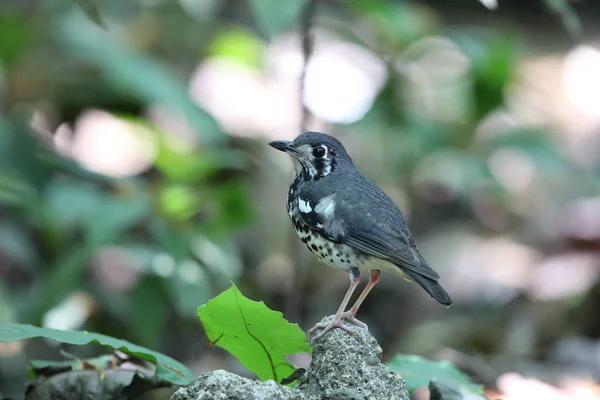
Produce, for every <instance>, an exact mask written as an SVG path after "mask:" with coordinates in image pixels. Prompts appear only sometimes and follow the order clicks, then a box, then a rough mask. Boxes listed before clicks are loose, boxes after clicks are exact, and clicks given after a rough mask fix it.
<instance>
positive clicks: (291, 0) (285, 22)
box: [250, 0, 307, 36]
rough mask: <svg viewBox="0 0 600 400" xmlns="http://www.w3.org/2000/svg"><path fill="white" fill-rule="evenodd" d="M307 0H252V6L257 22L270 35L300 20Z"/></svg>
mask: <svg viewBox="0 0 600 400" xmlns="http://www.w3.org/2000/svg"><path fill="white" fill-rule="evenodd" d="M306 3H307V0H285V1H281V0H250V8H251V10H252V14H254V19H255V20H256V22H257V24H258V25H259V26H260V28H261V29H262V30H263V32H264V33H265V34H267V35H268V36H274V35H275V34H277V33H279V32H280V31H281V30H283V29H285V28H287V27H288V26H290V25H292V24H293V23H294V22H296V21H298V19H299V16H300V15H301V11H302V9H303V8H304V6H305V5H306Z"/></svg>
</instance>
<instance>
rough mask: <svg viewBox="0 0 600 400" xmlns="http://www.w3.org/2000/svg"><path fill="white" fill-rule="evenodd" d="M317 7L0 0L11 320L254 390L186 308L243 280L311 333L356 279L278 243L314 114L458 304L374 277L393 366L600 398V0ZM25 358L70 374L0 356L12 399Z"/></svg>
mask: <svg viewBox="0 0 600 400" xmlns="http://www.w3.org/2000/svg"><path fill="white" fill-rule="evenodd" d="M305 3H306V2H305V1H301V0H285V1H275V0H255V1H247V0H177V1H176V0H97V1H92V0H79V1H67V0H65V1H50V0H39V1H36V0H1V1H0V60H1V61H0V109H1V114H0V323H6V322H20V323H32V324H36V325H41V326H45V327H53V328H60V329H85V330H88V331H94V332H100V333H104V334H107V335H111V336H115V337H119V338H123V339H127V340H129V341H131V342H133V343H137V344H140V345H143V346H147V347H150V348H153V349H156V350H158V351H162V352H164V353H166V354H168V355H170V356H172V357H174V358H176V359H178V360H180V361H182V362H184V363H186V364H187V365H189V366H190V367H191V368H192V369H193V370H194V372H197V373H200V372H203V371H208V370H213V369H218V368H225V369H228V370H230V371H233V372H237V373H241V374H247V372H245V371H244V369H243V367H241V366H240V365H239V363H237V361H236V360H235V359H233V358H232V357H231V356H229V355H228V354H227V353H226V352H225V351H222V350H221V349H218V348H213V347H211V346H209V344H208V343H207V341H206V339H205V337H204V333H203V330H202V327H201V324H200V323H199V321H198V319H197V316H196V309H197V307H198V306H199V305H201V304H203V303H205V302H206V301H207V300H208V299H210V298H211V297H213V296H215V295H216V294H218V293H219V292H221V291H222V290H224V289H226V288H227V287H229V285H230V282H231V281H233V282H235V283H236V284H237V285H238V286H239V287H240V289H241V290H242V292H243V293H244V294H245V295H246V296H248V297H250V298H251V299H253V300H264V301H265V303H266V304H267V305H268V306H269V307H270V308H272V309H276V310H280V311H282V312H283V313H284V316H285V317H286V318H287V319H288V320H290V321H292V322H297V323H298V324H299V325H300V326H301V327H302V328H303V329H308V328H310V327H311V326H312V325H313V324H314V323H315V322H317V321H318V320H320V319H321V318H322V317H323V316H324V315H326V314H331V313H333V312H334V311H335V310H336V308H337V306H338V305H339V302H340V301H341V298H342V296H343V294H344V292H345V291H346V289H347V285H348V276H347V274H346V273H344V272H342V271H339V270H334V269H332V268H329V267H327V266H325V265H322V264H319V263H318V262H317V260H316V258H314V257H313V256H312V255H311V254H310V253H309V252H308V251H307V250H306V249H305V248H304V247H303V245H302V243H301V242H300V241H299V240H298V239H297V237H296V236H295V234H294V233H293V232H292V228H291V224H290V222H289V220H288V216H287V213H286V211H285V199H286V194H287V190H288V187H289V184H290V183H291V182H292V179H293V171H292V164H291V162H290V161H289V159H288V158H287V157H286V156H285V155H284V154H282V153H279V152H277V151H275V150H273V149H271V148H270V147H268V146H267V145H266V143H267V142H268V141H271V140H274V139H287V140H291V139H293V138H294V137H295V136H297V135H298V134H299V133H300V131H301V129H302V121H303V116H305V117H306V118H305V119H304V122H305V124H304V126H305V127H306V128H307V129H311V130H318V131H323V132H327V133H331V134H333V135H334V136H336V137H337V138H339V139H340V140H341V141H342V142H343V143H344V144H345V145H346V147H347V149H348V151H349V153H350V154H351V155H352V157H353V158H354V161H355V163H356V164H357V166H358V167H359V169H361V171H362V172H363V173H364V174H365V175H367V176H368V177H369V178H371V179H372V180H373V181H374V182H376V183H377V184H378V185H379V186H381V187H382V188H383V189H384V190H385V191H386V192H387V193H388V194H389V195H390V196H391V197H392V198H393V199H394V200H395V201H396V203H397V204H398V205H399V206H400V207H401V209H402V210H403V212H404V215H405V217H406V218H407V220H408V223H409V226H410V227H411V230H412V231H413V233H414V235H415V236H416V239H417V242H418V244H419V246H420V248H421V251H422V253H423V254H424V255H425V257H426V258H427V259H428V260H429V262H430V264H431V265H432V266H434V268H435V269H436V270H437V271H438V272H439V273H440V275H441V276H442V283H443V284H444V287H445V288H446V289H447V290H448V292H449V293H450V294H451V295H452V298H453V300H454V302H455V304H454V306H453V307H452V308H450V309H444V308H443V307H440V306H439V305H438V304H436V303H435V302H434V301H433V300H432V299H431V298H430V297H429V296H428V295H427V294H426V293H424V292H423V291H422V290H421V289H419V288H418V287H417V286H416V285H409V284H407V283H406V282H404V281H403V280H402V279H400V278H396V277H392V276H387V275H386V276H383V279H382V280H381V282H380V283H379V285H378V286H377V287H376V289H375V290H374V291H373V292H372V293H371V295H370V296H369V297H368V298H367V300H366V302H365V304H364V305H363V307H362V308H361V311H360V313H359V319H361V320H362V321H364V322H366V323H367V324H368V325H369V328H370V330H371V332H372V333H373V334H374V335H375V337H376V338H377V339H378V340H379V341H380V344H381V346H382V347H383V349H385V350H384V358H385V359H390V358H391V357H392V356H393V355H394V354H396V353H398V352H401V353H408V354H419V355H422V356H426V357H430V358H432V359H446V360H450V361H452V362H453V363H455V364H456V365H457V366H458V367H460V368H461V369H463V370H464V371H466V372H468V373H469V374H471V375H472V376H473V377H474V379H475V380H476V381H477V382H481V383H484V384H485V385H486V394H487V395H488V396H489V397H490V398H501V399H509V400H517V399H532V398H535V399H542V398H543V399H557V400H562V399H581V400H583V399H585V400H588V399H597V398H600V386H598V385H597V384H596V383H595V381H598V380H599V379H600V308H599V307H600V279H599V275H600V42H599V39H600V24H599V22H600V3H599V2H597V1H592V0H587V1H586V0H580V1H573V2H571V3H569V2H567V1H566V0H565V1H560V0H547V1H543V0H540V1H528V2H524V1H518V0H498V1H497V2H496V1H492V0H486V1H484V0H481V1H478V0H460V1H458V0H457V1H452V2H448V1H441V0H429V1H400V0H396V1H386V0H346V1H344V0H338V1H333V0H331V1H326V0H322V1H319V2H317V6H316V9H315V12H314V18H312V21H309V20H308V19H307V18H305V17H306V15H308V14H306V13H303V12H301V8H302V6H303V5H304V4H305ZM86 14H87V15H86ZM577 15H578V16H579V19H578V17H577ZM309 25H310V26H309ZM308 27H310V32H311V35H312V38H313V39H314V46H312V52H311V53H312V54H311V57H310V59H309V62H308V64H307V65H306V68H305V69H304V56H303V47H302V40H303V31H306V30H307V28H308ZM581 27H583V32H584V34H583V35H580V33H581V32H580V28H581ZM302 77H304V80H302ZM302 81H303V82H304V85H303V86H304V90H303V92H301V90H300V87H301V85H300V82H302ZM303 106H304V107H305V109H306V110H305V111H306V112H305V113H303ZM88 347H89V346H88ZM88 347H86V348H85V349H72V351H73V352H74V353H75V354H77V355H78V356H81V357H86V356H91V355H95V354H98V352H99V351H101V349H98V348H93V347H92V348H88ZM29 358H38V359H39V358H48V359H60V358H61V356H60V354H59V352H58V349H57V348H56V347H55V346H54V347H53V345H51V344H48V343H45V342H43V341H39V340H37V341H30V342H28V343H27V344H26V343H13V344H10V345H7V344H0V397H2V396H7V397H8V396H10V397H14V398H19V397H20V396H22V393H23V387H24V385H25V379H26V375H25V371H26V361H27V360H28V359H29ZM294 362H296V363H297V364H298V365H304V366H305V365H307V364H308V362H309V356H308V355H304V356H298V357H295V358H294ZM169 394H170V392H169V391H162V392H156V393H154V394H153V397H152V398H155V399H164V398H168V396H169ZM419 396H421V397H419ZM415 397H416V398H424V397H423V393H420V394H419V393H417V394H415Z"/></svg>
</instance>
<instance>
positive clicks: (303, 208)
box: [298, 197, 312, 214]
mask: <svg viewBox="0 0 600 400" xmlns="http://www.w3.org/2000/svg"><path fill="white" fill-rule="evenodd" d="M298 209H299V210H300V212H301V213H305V214H308V213H310V212H312V207H311V206H310V202H309V201H308V200H304V199H301V198H299V197H298Z"/></svg>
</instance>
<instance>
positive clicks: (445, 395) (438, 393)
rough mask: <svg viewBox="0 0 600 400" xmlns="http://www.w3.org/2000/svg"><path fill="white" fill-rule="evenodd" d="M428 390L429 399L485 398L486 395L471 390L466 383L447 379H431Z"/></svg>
mask: <svg viewBox="0 0 600 400" xmlns="http://www.w3.org/2000/svg"><path fill="white" fill-rule="evenodd" d="M429 391H430V393H431V397H430V398H429V400H487V397H485V396H484V395H482V394H480V393H477V392H475V391H473V389H472V388H471V387H469V386H468V385H465V384H461V383H457V382H455V381H451V380H447V379H432V380H431V382H429Z"/></svg>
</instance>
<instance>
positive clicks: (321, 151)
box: [312, 146, 327, 158]
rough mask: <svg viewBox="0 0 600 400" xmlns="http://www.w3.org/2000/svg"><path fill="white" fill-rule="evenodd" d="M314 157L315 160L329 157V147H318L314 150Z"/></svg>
mask: <svg viewBox="0 0 600 400" xmlns="http://www.w3.org/2000/svg"><path fill="white" fill-rule="evenodd" d="M312 155H313V157H315V158H323V157H325V156H326V155H327V147H325V146H317V147H315V148H314V149H313V151H312Z"/></svg>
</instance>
